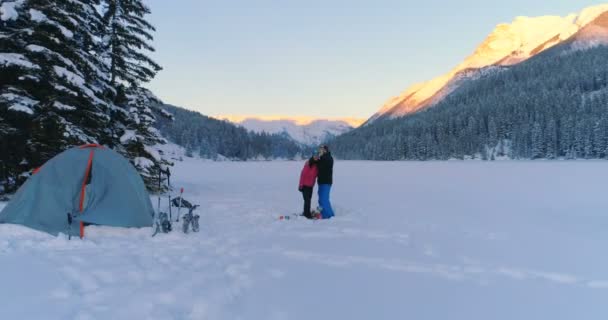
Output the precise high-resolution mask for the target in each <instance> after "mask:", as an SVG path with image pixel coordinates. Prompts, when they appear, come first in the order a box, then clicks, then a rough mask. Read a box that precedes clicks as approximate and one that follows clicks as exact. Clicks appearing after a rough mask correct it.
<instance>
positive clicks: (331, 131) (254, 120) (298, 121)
mask: <svg viewBox="0 0 608 320" xmlns="http://www.w3.org/2000/svg"><path fill="white" fill-rule="evenodd" d="M218 118H219V119H223V120H228V121H231V122H233V123H236V124H238V125H241V126H243V127H244V128H246V129H248V130H251V131H254V132H258V133H260V132H266V133H285V134H287V135H288V136H289V137H291V138H292V139H293V140H295V141H297V142H299V143H302V144H305V145H318V144H321V143H323V142H325V141H326V140H328V139H329V138H332V137H334V136H338V135H340V134H343V133H346V132H348V131H350V130H352V129H353V128H355V127H358V126H359V125H360V124H361V123H362V122H363V120H362V119H354V118H344V119H315V118H310V117H278V116H277V117H255V116H219V117H218Z"/></svg>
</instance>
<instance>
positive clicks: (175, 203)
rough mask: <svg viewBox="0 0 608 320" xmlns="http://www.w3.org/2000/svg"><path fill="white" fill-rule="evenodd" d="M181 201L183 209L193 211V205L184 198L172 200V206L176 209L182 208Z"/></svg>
mask: <svg viewBox="0 0 608 320" xmlns="http://www.w3.org/2000/svg"><path fill="white" fill-rule="evenodd" d="M180 201H181V207H182V208H186V209H192V207H194V206H193V205H192V203H190V202H189V201H188V200H186V199H184V198H182V197H177V198H173V199H172V200H171V205H172V206H174V207H178V208H179V207H180Z"/></svg>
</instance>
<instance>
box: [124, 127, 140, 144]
mask: <svg viewBox="0 0 608 320" xmlns="http://www.w3.org/2000/svg"><path fill="white" fill-rule="evenodd" d="M136 139H137V135H136V133H135V131H133V130H125V133H124V134H123V135H122V137H120V143H122V144H127V143H128V142H130V141H133V140H136Z"/></svg>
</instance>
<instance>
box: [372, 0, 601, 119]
mask: <svg viewBox="0 0 608 320" xmlns="http://www.w3.org/2000/svg"><path fill="white" fill-rule="evenodd" d="M606 11H608V4H603V5H599V6H594V7H590V8H587V9H584V10H583V11H582V12H580V13H579V14H571V15H568V16H566V17H558V16H543V17H535V18H530V17H517V18H516V19H515V20H514V21H513V22H512V23H511V24H500V25H498V26H497V27H496V29H495V30H494V31H493V32H492V33H491V34H490V35H489V36H488V37H487V38H486V39H485V40H484V41H483V43H482V44H481V45H480V46H479V47H478V48H477V49H476V50H475V52H474V53H473V54H472V55H471V56H469V57H468V58H467V59H466V60H465V61H464V62H462V63H461V64H460V65H458V66H457V67H456V68H454V69H453V70H451V71H450V72H448V73H447V74H444V75H442V76H440V77H437V78H435V79H433V80H430V81H427V82H423V83H420V84H416V85H414V86H412V87H411V88H408V89H407V90H405V91H404V92H403V93H402V94H400V95H399V96H397V97H394V98H391V99H389V100H388V101H387V102H386V103H385V104H384V106H383V107H382V108H381V109H380V111H378V112H377V113H376V114H375V115H374V116H372V118H371V119H370V120H369V121H368V122H373V121H374V120H376V119H378V118H381V117H389V118H395V117H400V116H404V115H407V114H409V113H412V112H416V111H418V110H420V109H422V108H424V107H428V106H431V105H433V104H435V103H437V102H439V101H440V100H441V99H443V98H444V97H445V96H446V95H447V93H449V92H451V90H453V89H454V88H451V89H450V90H447V91H446V90H445V89H446V86H448V85H449V84H450V83H451V82H453V80H454V78H456V77H461V78H462V73H463V72H468V73H470V71H471V70H477V69H481V68H485V67H488V66H509V65H513V64H516V63H519V62H522V61H525V60H526V59H528V58H530V57H533V56H535V55H537V54H538V53H540V52H543V51H544V50H546V49H548V48H551V47H553V46H555V45H557V44H559V43H562V42H564V41H565V40H568V39H569V38H570V37H571V36H573V35H574V34H576V33H577V32H578V31H579V30H582V29H583V28H585V27H586V26H587V25H588V24H589V23H591V22H592V21H594V20H595V19H596V18H597V17H598V16H600V15H601V14H603V13H605V12H606ZM448 87H449V86H448Z"/></svg>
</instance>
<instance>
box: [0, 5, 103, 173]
mask: <svg viewBox="0 0 608 320" xmlns="http://www.w3.org/2000/svg"><path fill="white" fill-rule="evenodd" d="M94 4H95V2H94V1H79V0H71V1H55V2H52V3H49V2H48V1H44V0H28V1H16V2H13V6H12V9H13V14H10V15H6V16H5V15H3V18H2V21H0V26H1V27H2V28H0V30H2V31H1V32H2V35H1V36H0V52H1V53H0V73H1V74H2V77H0V78H1V80H0V84H1V86H0V117H2V118H3V119H4V122H5V125H7V126H8V127H9V128H11V129H14V130H16V131H17V132H18V133H17V134H16V136H14V137H13V138H16V139H18V140H19V143H22V144H24V145H26V146H27V147H26V148H15V149H14V151H12V153H13V154H11V155H7V154H6V153H3V154H2V155H0V157H1V158H2V160H1V161H3V162H4V163H5V165H6V166H9V167H10V169H8V170H5V171H7V172H12V173H11V174H12V175H15V174H19V175H20V176H22V173H23V172H22V173H18V171H19V170H23V171H28V170H30V169H32V168H34V167H36V166H39V165H41V164H42V163H44V162H45V161H47V160H48V159H49V158H51V157H52V156H54V155H56V154H57V153H59V152H60V151H63V150H64V149H66V148H68V147H70V146H72V145H77V144H82V143H96V142H99V141H100V140H103V139H105V136H106V135H107V131H106V128H107V127H108V123H109V118H108V117H107V111H108V108H109V107H110V106H109V103H108V101H107V100H106V99H105V98H104V96H105V91H106V90H109V89H110V88H111V87H110V85H109V81H108V78H107V77H106V75H107V73H105V72H104V70H103V64H102V63H100V61H99V59H98V57H97V55H96V54H97V52H96V51H95V49H96V47H95V43H96V39H97V38H96V37H95V33H96V32H97V31H98V30H99V28H100V26H101V16H100V15H99V14H98V13H97V11H96V10H95V7H94ZM2 138H3V137H2ZM11 157H12V159H11ZM18 158H21V160H20V161H19V163H18V164H17V163H16V162H15V161H16V159H18ZM13 180H14V177H13Z"/></svg>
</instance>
